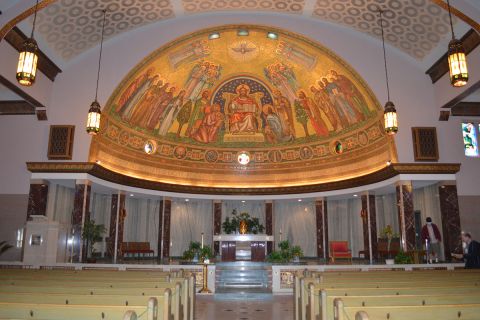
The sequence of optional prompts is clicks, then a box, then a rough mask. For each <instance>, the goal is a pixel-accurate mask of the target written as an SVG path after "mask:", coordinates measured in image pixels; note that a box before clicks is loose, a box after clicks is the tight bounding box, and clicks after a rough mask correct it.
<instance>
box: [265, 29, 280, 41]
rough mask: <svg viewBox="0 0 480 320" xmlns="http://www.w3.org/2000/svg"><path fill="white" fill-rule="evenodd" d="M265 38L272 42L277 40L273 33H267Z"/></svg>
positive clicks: (276, 35)
mask: <svg viewBox="0 0 480 320" xmlns="http://www.w3.org/2000/svg"><path fill="white" fill-rule="evenodd" d="M267 38H268V39H272V40H277V39H278V34H277V33H275V32H271V31H270V32H267Z"/></svg>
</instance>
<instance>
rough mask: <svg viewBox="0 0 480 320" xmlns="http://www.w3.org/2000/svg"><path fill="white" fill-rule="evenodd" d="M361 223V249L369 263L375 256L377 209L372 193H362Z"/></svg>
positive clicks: (376, 246) (376, 247) (376, 248)
mask: <svg viewBox="0 0 480 320" xmlns="http://www.w3.org/2000/svg"><path fill="white" fill-rule="evenodd" d="M361 215H362V225H363V250H364V251H365V257H368V258H369V260H370V264H371V263H373V258H374V257H376V256H377V250H378V245H377V211H376V207H375V196H374V195H372V194H368V193H367V194H364V195H362V212H361Z"/></svg>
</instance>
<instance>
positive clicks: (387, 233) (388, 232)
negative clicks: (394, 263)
mask: <svg viewBox="0 0 480 320" xmlns="http://www.w3.org/2000/svg"><path fill="white" fill-rule="evenodd" d="M380 237H382V238H384V239H387V253H388V256H389V257H390V244H391V243H392V239H393V238H397V237H398V234H397V233H395V232H393V228H392V226H391V225H389V224H388V225H387V226H386V227H385V228H383V230H382V232H381V233H380Z"/></svg>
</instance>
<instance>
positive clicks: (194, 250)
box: [182, 241, 213, 262]
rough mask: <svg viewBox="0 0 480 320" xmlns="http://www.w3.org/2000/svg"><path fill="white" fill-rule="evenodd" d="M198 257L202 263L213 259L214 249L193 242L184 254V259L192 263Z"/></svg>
mask: <svg viewBox="0 0 480 320" xmlns="http://www.w3.org/2000/svg"><path fill="white" fill-rule="evenodd" d="M195 256H197V257H198V258H199V260H200V262H203V261H204V260H205V259H211V258H212V257H213V252H212V248H210V246H203V248H202V245H201V244H200V242H198V241H191V242H190V245H189V246H188V249H187V250H185V251H184V252H183V255H182V259H183V260H186V261H192V260H193V259H194V258H195Z"/></svg>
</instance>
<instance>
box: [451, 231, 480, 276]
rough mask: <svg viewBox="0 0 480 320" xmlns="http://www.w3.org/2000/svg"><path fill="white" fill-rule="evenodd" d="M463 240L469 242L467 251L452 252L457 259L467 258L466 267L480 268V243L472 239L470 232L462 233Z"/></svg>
mask: <svg viewBox="0 0 480 320" xmlns="http://www.w3.org/2000/svg"><path fill="white" fill-rule="evenodd" d="M462 241H463V242H465V243H466V244H467V248H466V250H465V253H463V254H459V253H452V256H454V257H455V258H457V259H464V260H465V269H480V243H478V241H475V240H473V239H472V235H471V234H470V233H468V232H465V233H462Z"/></svg>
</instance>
